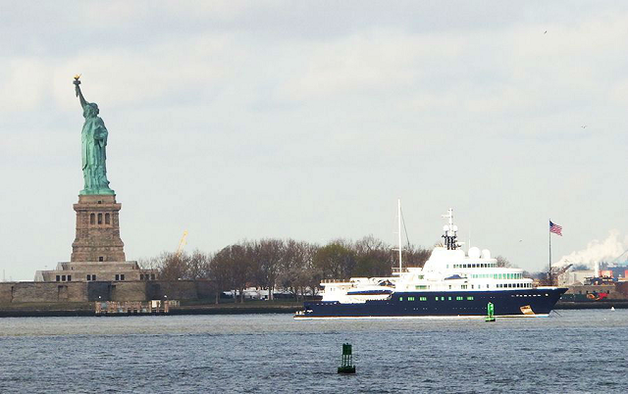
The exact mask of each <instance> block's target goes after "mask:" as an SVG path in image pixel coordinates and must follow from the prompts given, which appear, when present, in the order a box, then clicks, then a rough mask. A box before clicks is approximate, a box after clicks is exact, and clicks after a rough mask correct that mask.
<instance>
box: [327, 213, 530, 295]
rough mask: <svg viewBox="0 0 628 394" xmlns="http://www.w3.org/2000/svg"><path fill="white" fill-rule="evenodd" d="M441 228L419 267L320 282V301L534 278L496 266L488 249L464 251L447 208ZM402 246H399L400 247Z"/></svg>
mask: <svg viewBox="0 0 628 394" xmlns="http://www.w3.org/2000/svg"><path fill="white" fill-rule="evenodd" d="M444 216H445V217H446V218H447V219H448V224H447V225H446V226H445V227H444V228H443V230H444V235H443V236H442V237H443V239H444V241H443V244H442V245H440V246H437V247H435V248H434V250H433V251H432V254H431V256H430V258H429V259H428V260H427V261H426V262H425V265H424V266H423V267H422V268H418V267H407V268H406V269H405V270H402V272H401V273H400V274H399V276H393V277H385V278H351V279H350V280H349V281H323V282H322V283H321V286H323V287H324V293H323V301H338V302H340V303H360V302H366V300H374V299H380V300H381V299H386V298H388V297H390V296H391V294H392V293H393V292H433V291H438V292H449V291H451V292H457V293H460V292H461V291H464V292H467V291H469V292H477V291H501V290H517V289H521V290H523V289H530V288H532V287H533V281H532V279H530V278H525V277H524V276H523V270H522V269H519V268H506V267H498V266H497V260H496V259H494V258H492V257H491V253H490V251H489V250H488V249H484V250H480V249H479V248H477V247H472V248H469V251H468V252H467V253H465V251H464V250H462V249H460V244H459V243H458V242H457V240H456V237H457V231H458V227H457V226H456V225H454V223H453V210H452V209H449V212H448V214H447V215H444ZM400 249H401V248H400Z"/></svg>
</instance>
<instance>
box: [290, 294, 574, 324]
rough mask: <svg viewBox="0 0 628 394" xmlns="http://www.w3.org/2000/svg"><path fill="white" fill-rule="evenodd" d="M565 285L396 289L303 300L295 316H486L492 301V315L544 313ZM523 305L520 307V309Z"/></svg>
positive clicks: (550, 307)
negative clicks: (375, 295)
mask: <svg viewBox="0 0 628 394" xmlns="http://www.w3.org/2000/svg"><path fill="white" fill-rule="evenodd" d="M565 291H567V289H566V288H548V289H522V290H497V291H458V292H456V291H453V292H444V291H440V292H436V291H432V292H423V291H421V292H418V291H410V292H395V293H394V294H392V296H391V297H389V298H388V299H386V300H372V301H366V302H365V303H357V304H341V303H339V302H335V301H318V302H306V303H305V304H304V312H303V314H299V315H297V316H296V317H305V318H308V317H402V316H485V315H486V306H487V304H488V303H489V302H492V303H493V305H494V306H495V315H496V316H500V315H501V316H504V315H521V316H523V315H524V312H523V310H527V309H528V308H527V307H528V306H529V307H530V309H531V310H532V313H534V314H537V315H539V314H540V315H546V314H548V313H550V312H551V310H552V308H554V305H555V304H556V302H558V299H559V298H560V296H561V295H562V294H563V293H564V292H565ZM522 308H523V310H522Z"/></svg>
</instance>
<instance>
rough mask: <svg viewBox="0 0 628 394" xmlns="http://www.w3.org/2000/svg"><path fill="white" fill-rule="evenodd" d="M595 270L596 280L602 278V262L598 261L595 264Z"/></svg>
mask: <svg viewBox="0 0 628 394" xmlns="http://www.w3.org/2000/svg"><path fill="white" fill-rule="evenodd" d="M593 269H594V270H595V272H594V273H593V275H594V276H595V277H596V278H599V277H600V262H599V261H596V262H595V268H593Z"/></svg>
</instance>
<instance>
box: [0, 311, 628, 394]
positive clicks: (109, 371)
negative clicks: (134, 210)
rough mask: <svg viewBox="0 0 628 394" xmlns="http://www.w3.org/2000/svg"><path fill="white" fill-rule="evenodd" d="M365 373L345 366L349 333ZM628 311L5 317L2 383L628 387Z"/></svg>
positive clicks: (222, 389)
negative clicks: (301, 317) (514, 315)
mask: <svg viewBox="0 0 628 394" xmlns="http://www.w3.org/2000/svg"><path fill="white" fill-rule="evenodd" d="M343 343H351V344H352V345H353V355H354V362H355V364H356V366H357V373H356V374H355V375H339V374H337V373H336V372H337V368H338V366H339V365H340V359H341V352H342V344H343ZM627 345H628V310H615V311H611V310H586V311H583V310H569V311H559V312H558V313H556V312H552V314H551V315H550V317H547V318H536V319H500V318H498V319H497V321H496V322H493V323H486V322H484V319H455V318H454V319H429V318H421V319H358V320H342V319H332V320H315V321H295V320H293V318H292V316H291V315H289V314H275V315H222V316H217V315H213V316H207V315H204V316H201V315H198V316H129V317H45V318H3V319H0V354H1V357H0V392H1V393H14V392H15V393H19V392H27V393H40V392H41V393H43V392H46V393H51V392H71V393H94V392H125V393H128V392H135V393H157V392H172V393H198V392H211V393H245V392H246V393H253V392H254V393H284V392H285V393H295V392H310V393H311V392H325V393H335V392H362V393H364V392H378V393H397V392H409V393H410V392H411V393H421V392H432V393H444V392H451V393H455V392H464V393H498V392H513V391H518V392H543V393H619V392H625V391H624V390H625V389H626V387H628V373H627V368H628V350H627Z"/></svg>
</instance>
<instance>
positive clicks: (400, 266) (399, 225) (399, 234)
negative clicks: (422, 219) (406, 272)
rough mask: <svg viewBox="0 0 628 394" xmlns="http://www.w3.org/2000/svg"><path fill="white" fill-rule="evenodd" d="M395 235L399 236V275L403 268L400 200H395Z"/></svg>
mask: <svg viewBox="0 0 628 394" xmlns="http://www.w3.org/2000/svg"><path fill="white" fill-rule="evenodd" d="M397 235H398V236H399V275H401V270H402V268H403V263H402V261H403V260H402V257H401V256H402V253H401V199H397Z"/></svg>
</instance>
